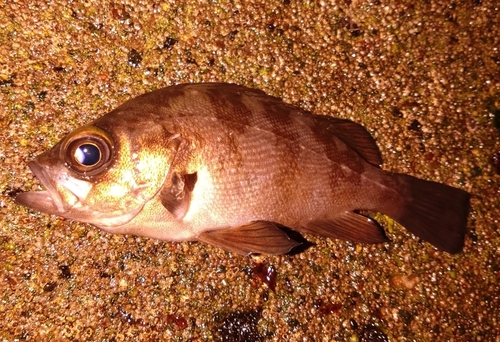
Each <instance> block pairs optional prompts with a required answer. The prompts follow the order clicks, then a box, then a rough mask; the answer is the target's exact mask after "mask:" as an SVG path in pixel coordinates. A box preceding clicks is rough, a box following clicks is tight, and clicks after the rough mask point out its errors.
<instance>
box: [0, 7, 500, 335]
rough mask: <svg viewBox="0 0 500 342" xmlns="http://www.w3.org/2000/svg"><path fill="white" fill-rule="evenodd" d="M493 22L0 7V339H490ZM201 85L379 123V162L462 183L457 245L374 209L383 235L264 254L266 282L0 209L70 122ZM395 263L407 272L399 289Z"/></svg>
mask: <svg viewBox="0 0 500 342" xmlns="http://www.w3.org/2000/svg"><path fill="white" fill-rule="evenodd" d="M499 17H500V11H499V10H498V6H497V5H496V3H495V2H493V1H470V2H466V3H460V4H451V3H449V2H445V1H434V2H428V3H425V4H424V3H422V4H420V3H416V2H409V1H407V2H403V3H398V4H397V5H394V4H386V3H384V2H377V1H372V2H371V3H369V2H360V1H347V2H339V3H338V4H327V3H320V2H319V3H314V2H309V3H308V2H298V1H297V2H296V1H293V0H292V1H274V2H273V1H271V2H269V1H261V2H257V1H248V2H245V3H239V2H227V3H213V2H212V3H207V4H200V3H198V2H190V1H187V2H186V1H184V2H180V1H179V2H178V3H175V2H170V3H168V4H162V5H153V4H151V5H150V4H148V5H144V4H139V3H138V2H129V3H128V5H103V4H101V3H97V2H90V3H87V4H86V5H84V4H76V3H70V4H68V3H66V2H53V3H51V4H50V5H48V4H44V3H38V4H36V3H35V4H31V5H29V6H28V5H24V4H23V3H20V4H16V3H8V4H5V5H2V8H1V10H0V32H1V33H0V61H1V65H2V66H1V67H0V103H1V105H2V107H1V108H2V109H1V110H0V122H1V123H2V130H1V132H0V158H1V161H2V172H1V176H0V189H1V193H2V198H1V199H0V260H1V262H2V267H1V268H0V269H1V271H0V277H1V279H2V281H1V282H0V293H2V301H1V302H0V312H1V313H2V317H3V318H2V320H0V337H1V338H2V339H4V340H8V341H10V340H15V339H26V340H64V339H75V340H88V341H97V340H99V341H101V340H111V339H115V340H131V339H134V338H135V339H139V340H141V339H142V340H174V341H175V340H177V341H186V340H189V339H191V340H219V339H221V336H225V337H226V340H231V338H236V336H238V334H239V335H240V337H241V336H244V337H245V338H247V340H248V339H254V340H259V339H261V340H270V341H280V340H284V339H288V340H292V341H295V340H299V339H307V340H321V339H324V338H325V336H327V337H328V338H329V339H331V340H342V341H344V340H363V339H366V338H367V336H369V335H370V336H374V335H379V336H380V335H385V336H387V337H388V338H389V339H390V340H419V341H436V340H451V341H460V340H465V341H469V340H475V341H488V340H490V339H491V336H498V335H500V331H499V328H498V327H499V322H498V317H499V316H500V315H499V312H498V308H499V307H500V303H499V298H500V296H499V295H498V279H499V274H500V273H499V272H500V271H499V269H500V266H499V264H498V260H500V258H499V251H498V245H499V243H500V239H499V237H498V233H497V231H496V227H497V226H498V217H500V210H499V209H498V208H500V203H498V201H499V198H500V196H499V194H498V189H499V188H500V187H499V184H498V183H499V178H498V175H497V174H496V169H495V166H494V165H493V164H492V157H493V156H494V155H495V153H497V151H498V150H499V148H500V145H499V132H498V128H497V127H496V126H495V122H497V123H498V120H499V118H498V116H499V115H500V114H499V112H500V85H499V84H500V76H499V75H500V70H499V68H500V67H499V64H500V62H499V61H500V51H499V49H498V46H500V42H499V40H500V38H499V37H500V32H499V29H498V27H497V26H498V25H495V23H498V22H500V18H499ZM214 81H219V82H233V83H239V84H243V85H246V86H250V87H254V88H259V89H262V90H264V91H265V92H266V93H269V94H272V95H275V96H278V97H280V98H283V99H284V100H285V101H286V102H288V103H291V104H294V105H298V106H300V107H302V108H304V109H306V110H310V111H312V112H314V113H318V114H325V115H334V116H338V117H341V118H346V119H351V120H354V121H355V122H358V123H360V124H363V125H364V126H365V127H366V128H367V129H368V130H369V131H370V132H371V133H372V134H373V136H374V137H375V138H376V140H377V143H378V146H379V148H380V150H381V153H382V156H383V159H384V164H383V168H384V169H385V170H390V171H393V172H398V173H408V174H411V175H415V176H418V177H421V178H425V179H428V180H433V181H438V182H444V183H447V184H449V185H453V186H456V187H460V188H462V189H464V190H466V191H469V192H471V193H472V211H471V215H470V217H469V225H468V226H469V233H468V234H467V237H466V241H465V247H464V251H463V253H460V254H458V255H455V256H450V255H448V254H446V253H443V252H439V251H436V250H435V249H434V248H433V247H431V246H430V245H428V244H425V243H423V242H421V241H419V240H418V239H417V238H414V237H413V236H412V235H411V234H410V233H408V232H407V231H405V230H404V229H402V228H401V227H400V226H398V225H396V224H394V222H393V221H391V220H389V219H387V218H384V217H382V216H377V217H376V219H377V220H378V221H380V222H382V223H383V225H384V227H385V228H386V231H387V235H388V237H389V238H390V239H391V240H392V242H390V243H387V244H383V245H374V246H369V245H361V244H351V243H346V242H342V241H337V240H330V239H322V238H314V237H312V236H307V237H308V238H309V239H310V240H311V241H312V242H314V243H315V245H313V246H311V247H310V248H308V249H307V250H305V251H304V252H302V253H300V254H297V255H294V256H282V257H269V256H268V257H261V260H260V262H263V263H265V264H266V265H269V266H272V267H274V268H275V270H276V288H275V289H276V291H275V292H272V291H269V289H268V288H267V287H266V286H265V285H263V284H262V282H260V281H255V279H254V276H253V275H252V271H251V267H252V262H251V261H250V260H248V258H245V257H240V256H235V255H233V254H230V253H226V252H224V251H221V250H219V249H217V248H212V247H209V246H207V245H204V244H198V243H165V242H159V241H155V240H151V239H146V238H134V237H124V236H116V235H108V234H105V233H103V232H100V231H98V230H97V229H95V228H92V227H91V226H89V225H85V224H80V223H75V222H71V221H70V220H64V219H62V218H58V217H55V216H49V215H43V214H40V213H37V212H34V211H29V210H27V209H25V208H22V207H20V206H17V205H15V204H14V202H13V197H14V196H15V194H16V193H18V192H19V191H26V190H36V189H39V183H38V181H36V180H35V179H34V177H33V175H32V174H31V173H30V171H29V170H28V168H27V165H26V162H27V161H29V160H30V159H31V158H32V157H33V156H35V155H37V154H40V153H41V152H43V151H46V150H47V149H48V148H50V147H51V146H53V145H54V144H55V143H56V142H57V141H58V140H59V139H61V138H62V137H63V136H64V135H65V134H66V133H68V132H69V131H71V130H73V129H75V128H77V127H79V126H81V125H83V124H85V123H88V122H90V121H92V120H94V119H95V118H97V117H99V116H100V115H102V114H104V113H106V112H109V111H110V110H112V109H113V108H115V107H116V106H117V105H119V104H120V103H123V102H124V101H125V100H127V99H130V98H132V97H134V96H137V95H139V94H142V93H145V92H147V91H150V90H153V89H157V88H160V87H165V86H168V85H171V84H174V83H181V82H214ZM406 278H408V279H418V282H415V283H412V284H411V285H412V286H411V288H410V287H409V286H396V285H397V284H396V283H395V282H394V279H406ZM320 304H321V305H320ZM325 308H326V309H325ZM373 324H374V325H373ZM238 327H240V328H238ZM241 327H247V329H246V330H245V331H247V332H248V334H247V335H242V334H244V333H243V332H242V331H243V330H242V329H241ZM238 329H240V330H238Z"/></svg>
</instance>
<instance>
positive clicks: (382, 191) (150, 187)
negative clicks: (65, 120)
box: [16, 83, 469, 254]
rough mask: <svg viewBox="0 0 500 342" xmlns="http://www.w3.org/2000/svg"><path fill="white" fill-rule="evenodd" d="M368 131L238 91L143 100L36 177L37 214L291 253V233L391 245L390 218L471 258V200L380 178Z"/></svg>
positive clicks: (179, 92)
mask: <svg viewBox="0 0 500 342" xmlns="http://www.w3.org/2000/svg"><path fill="white" fill-rule="evenodd" d="M381 164H382V160H381V156H380V153H379V150H378V148H377V146H376V144H375V141H374V140H373V138H372V137H371V136H370V134H369V133H368V132H367V131H366V130H365V129H364V128H363V127H362V126H361V125H358V124H356V123H354V122H352V121H349V120H343V119H337V118H333V117H329V116H319V115H313V114H311V113H309V112H307V111H304V110H302V109H300V108H297V107H294V106H291V105H287V104H285V103H283V102H282V101H281V100H279V99H277V98H275V97H272V96H268V95H266V94H264V92H262V91H260V90H254V89H249V88H245V87H242V86H238V85H233V84H220V83H207V84H183V85H176V86H172V87H168V88H164V89H160V90H157V91H153V92H151V93H148V94H145V95H142V96H139V97H137V98H135V99H132V100H130V101H128V102H126V103H124V104H123V105H121V106H120V107H118V108H116V109H115V110H113V111H112V112H110V113H108V114H106V115H104V116H103V117H101V118H100V119H97V120H96V121H94V122H92V123H90V124H88V125H86V126H83V127H81V128H79V129H77V130H75V131H73V132H71V133H70V134H68V135H67V136H66V137H65V138H64V139H62V140H61V141H60V142H59V143H58V144H57V145H56V146H54V147H53V148H52V149H51V150H49V151H47V152H45V153H43V154H41V155H39V156H38V157H37V158H36V159H35V160H34V161H31V162H30V163H29V167H30V168H31V170H32V171H33V173H34V174H35V175H36V177H37V178H38V179H39V180H40V182H41V183H42V184H43V185H44V187H45V188H46V189H47V190H46V191H38V192H33V191H32V192H27V193H22V194H20V195H18V196H17V198H16V202H17V203H19V204H22V205H25V206H28V207H30V208H33V209H36V210H39V211H42V212H46V213H49V214H55V215H59V216H63V217H66V218H69V219H73V220H77V221H83V222H89V223H92V224H94V225H96V226H98V227H100V228H101V229H103V230H105V231H108V232H111V233H117V234H133V235H140V236H147V237H152V238H156V239H161V240H168V241H186V240H198V241H203V242H206V243H209V244H212V245H215V246H218V247H220V248H223V249H225V250H228V251H232V252H236V253H241V254H249V253H267V254H283V253H287V252H289V251H290V249H292V248H293V247H295V246H297V245H298V242H296V241H294V240H293V239H291V238H290V237H289V236H288V235H287V234H286V233H285V232H284V231H283V230H282V229H280V227H288V228H291V229H293V230H295V231H298V232H300V233H311V234H316V235H321V236H326V237H330V238H337V239H344V240H350V241H354V242H362V243H378V242H385V241H387V238H386V236H385V234H384V231H383V230H382V229H381V228H380V226H379V225H378V224H377V223H376V222H375V221H373V220H372V219H370V218H368V217H366V216H363V215H361V214H360V213H359V212H360V211H363V212H364V211H372V212H381V213H383V214H386V215H388V216H390V217H392V218H393V219H394V220H396V221H397V222H399V223H400V224H402V225H403V226H404V227H406V228H407V229H408V230H409V231H411V232H412V233H413V234H415V235H416V236H418V237H420V238H422V239H423V240H426V241H428V242H430V243H431V244H433V245H434V246H436V247H437V248H439V249H441V250H444V251H447V252H449V253H457V252H459V251H461V250H462V247H463V243H464V235H465V230H466V223H467V215H468V211H469V194H468V193H467V192H465V191H463V190H460V189H457V188H453V187H450V186H448V185H444V184H439V183H435V182H429V181H425V180H420V179H417V178H415V177H412V176H408V175H403V174H395V173H390V172H386V171H384V170H382V169H381V168H380V165H381Z"/></svg>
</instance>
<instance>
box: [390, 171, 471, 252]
mask: <svg viewBox="0 0 500 342" xmlns="http://www.w3.org/2000/svg"><path fill="white" fill-rule="evenodd" d="M394 176H397V177H398V178H399V179H398V180H399V182H400V184H406V185H407V186H408V188H407V190H408V196H407V198H406V199H405V202H404V204H403V206H402V207H400V208H392V209H390V210H388V211H392V212H395V211H397V213H395V214H392V215H391V213H389V212H387V214H388V215H389V216H391V217H392V218H393V219H394V220H396V221H397V222H398V223H400V224H401V225H403V226H404V227H405V228H406V229H408V230H409V231H410V232H412V233H413V234H415V235H416V236H418V237H419V238H421V239H423V240H425V241H427V242H429V243H431V244H432V245H434V246H435V247H437V248H439V249H441V250H443V251H446V252H448V253H451V254H455V253H458V252H460V251H462V248H463V245H464V239H465V232H466V226H467V216H468V214H469V198H470V195H469V193H468V192H466V191H463V190H461V189H457V188H454V187H451V186H448V185H445V184H441V183H435V182H430V181H425V180H422V179H418V178H415V177H412V176H408V175H403V174H398V175H394Z"/></svg>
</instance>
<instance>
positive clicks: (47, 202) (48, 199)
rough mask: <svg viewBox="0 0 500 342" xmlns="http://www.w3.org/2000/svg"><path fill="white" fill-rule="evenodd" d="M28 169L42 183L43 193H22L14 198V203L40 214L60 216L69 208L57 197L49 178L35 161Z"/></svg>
mask: <svg viewBox="0 0 500 342" xmlns="http://www.w3.org/2000/svg"><path fill="white" fill-rule="evenodd" d="M28 167H29V168H30V170H31V172H32V173H33V174H34V175H35V177H36V178H37V179H38V180H39V181H40V183H42V185H43V186H44V188H45V189H46V190H45V191H28V192H23V193H21V194H19V195H17V197H16V198H15V202H16V203H18V204H20V205H23V206H26V207H29V208H32V209H35V210H39V211H42V212H46V213H50V214H55V215H62V214H64V213H65V212H66V211H67V210H68V209H69V208H68V205H67V204H66V203H65V201H64V200H63V198H62V197H61V196H60V195H59V193H58V191H57V189H56V187H55V186H54V184H53V182H52V180H51V178H50V177H49V175H48V174H47V172H46V170H44V167H43V165H41V164H40V163H39V162H38V161H37V160H36V159H35V160H33V161H30V162H29V163H28Z"/></svg>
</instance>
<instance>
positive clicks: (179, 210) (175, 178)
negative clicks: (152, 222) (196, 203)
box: [160, 172, 197, 219]
mask: <svg viewBox="0 0 500 342" xmlns="http://www.w3.org/2000/svg"><path fill="white" fill-rule="evenodd" d="M196 180H197V175H196V173H192V174H179V173H177V172H174V173H173V174H172V176H171V179H170V182H169V183H167V184H166V185H165V186H164V187H163V189H162V190H161V193H160V200H161V203H162V204H163V206H164V207H165V208H166V209H167V210H168V211H170V212H171V213H172V214H174V216H175V217H176V218H178V219H181V218H183V217H184V215H186V212H187V211H188V209H189V204H190V203H191V193H192V192H193V189H194V186H195V184H196Z"/></svg>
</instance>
